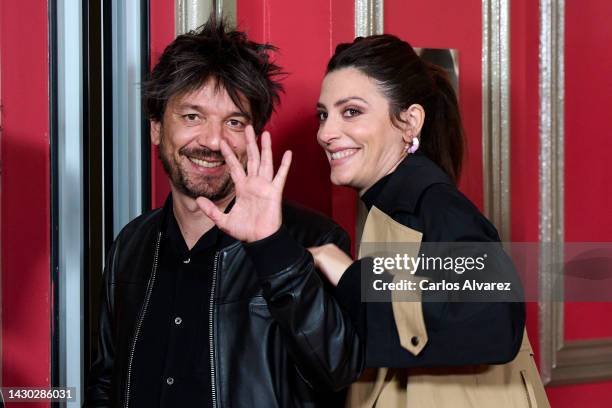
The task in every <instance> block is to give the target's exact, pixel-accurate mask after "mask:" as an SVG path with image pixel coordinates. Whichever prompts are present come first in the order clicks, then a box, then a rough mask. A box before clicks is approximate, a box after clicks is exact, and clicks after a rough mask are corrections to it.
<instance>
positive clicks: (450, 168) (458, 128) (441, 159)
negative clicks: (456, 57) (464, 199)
mask: <svg viewBox="0 0 612 408" xmlns="http://www.w3.org/2000/svg"><path fill="white" fill-rule="evenodd" d="M425 65H426V69H427V70H428V71H429V76H430V78H431V82H432V91H433V92H432V97H431V98H428V99H429V101H428V102H429V103H428V104H429V105H430V106H424V108H425V124H424V125H423V128H422V129H421V141H420V142H421V149H422V150H423V152H424V153H425V154H426V155H427V157H429V158H430V159H431V160H432V161H434V162H435V163H436V164H437V165H438V166H440V167H441V168H442V169H443V170H444V171H445V172H446V173H447V174H448V175H449V176H450V178H451V179H452V180H453V181H454V182H455V183H458V182H459V178H460V177H461V168H462V164H463V154H464V136H463V125H462V123H461V115H460V113H459V103H458V101H457V95H456V93H455V90H454V88H453V86H452V84H451V82H450V80H449V78H448V74H447V73H446V71H445V70H444V69H443V68H441V67H439V66H437V65H434V64H429V63H426V62H425ZM428 108H429V109H428ZM428 116H429V117H428Z"/></svg>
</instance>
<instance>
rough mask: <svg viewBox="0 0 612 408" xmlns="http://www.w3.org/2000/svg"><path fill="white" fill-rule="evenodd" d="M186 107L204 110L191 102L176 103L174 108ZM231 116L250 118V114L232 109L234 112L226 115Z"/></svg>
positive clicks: (185, 108) (181, 108)
mask: <svg viewBox="0 0 612 408" xmlns="http://www.w3.org/2000/svg"><path fill="white" fill-rule="evenodd" d="M187 109H191V110H195V111H198V112H204V109H202V107H201V106H199V105H193V104H191V103H182V104H180V105H178V106H177V107H176V110H179V111H181V110H187ZM232 116H238V117H243V118H245V119H248V120H251V115H249V114H248V113H245V112H240V111H234V112H230V114H229V115H227V117H228V118H229V117H232Z"/></svg>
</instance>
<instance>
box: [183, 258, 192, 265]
mask: <svg viewBox="0 0 612 408" xmlns="http://www.w3.org/2000/svg"><path fill="white" fill-rule="evenodd" d="M189 262H191V258H187V259H185V260H184V261H183V263H184V264H188V263H189Z"/></svg>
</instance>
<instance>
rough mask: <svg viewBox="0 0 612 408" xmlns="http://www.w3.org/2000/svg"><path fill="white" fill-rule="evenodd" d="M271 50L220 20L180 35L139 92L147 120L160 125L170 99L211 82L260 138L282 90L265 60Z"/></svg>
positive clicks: (277, 69)
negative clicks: (142, 98) (231, 28)
mask: <svg viewBox="0 0 612 408" xmlns="http://www.w3.org/2000/svg"><path fill="white" fill-rule="evenodd" d="M273 51H276V48H275V47H273V46H272V45H269V44H259V43H256V42H253V41H250V40H248V39H247V36H246V34H245V33H244V32H241V31H236V30H230V29H228V25H227V23H226V22H224V20H223V19H222V18H219V19H217V18H215V17H214V15H213V16H211V18H210V19H209V20H208V22H207V23H206V24H205V25H203V26H202V27H200V28H199V29H197V30H195V31H191V32H189V33H187V34H183V35H179V36H178V37H177V38H176V39H175V40H174V41H173V42H172V43H170V45H168V46H167V47H166V49H165V50H164V53H163V54H162V56H161V57H160V59H159V62H158V63H157V65H156V66H155V68H154V69H153V72H152V73H151V79H150V80H149V81H147V82H145V83H144V87H143V95H144V108H145V112H146V114H147V116H148V118H149V119H151V120H154V121H157V122H162V120H163V117H164V111H165V109H166V106H167V104H168V101H169V100H170V98H172V97H175V96H180V95H184V94H186V93H189V92H192V91H195V90H197V89H198V88H200V87H201V86H202V85H204V83H206V82H207V81H208V80H209V79H213V80H214V81H215V82H216V87H217V90H219V89H221V88H223V89H225V90H226V91H227V93H228V95H229V96H230V98H231V99H232V101H233V102H234V104H235V105H236V106H237V107H238V109H240V111H241V112H242V113H244V114H246V115H247V116H248V117H249V118H250V119H251V123H252V124H253V127H254V128H255V131H256V132H257V134H259V133H260V132H261V130H262V129H263V126H264V125H265V124H266V122H267V121H268V119H270V115H272V112H273V110H274V105H275V104H276V103H278V101H279V93H280V92H281V91H282V85H281V84H280V83H279V82H278V79H279V77H280V76H282V75H284V72H282V70H281V68H280V67H279V66H278V65H276V64H274V62H273V61H271V60H270V56H269V54H268V53H269V52H273ZM245 102H246V103H248V106H245V105H246V103H245Z"/></svg>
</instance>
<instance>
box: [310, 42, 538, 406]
mask: <svg viewBox="0 0 612 408" xmlns="http://www.w3.org/2000/svg"><path fill="white" fill-rule="evenodd" d="M317 112H318V113H317V115H318V118H319V121H320V126H319V131H318V135H317V139H318V141H319V144H320V145H321V146H322V147H323V149H324V150H325V153H326V155H327V158H328V160H329V163H330V166H331V180H332V182H333V183H334V184H337V185H343V186H349V187H352V188H354V189H355V190H357V191H358V192H359V195H360V198H361V200H362V201H363V202H364V204H365V205H366V207H367V208H368V210H369V213H368V218H367V221H366V224H365V227H364V232H363V235H362V246H361V251H360V252H361V254H360V255H362V256H363V255H364V251H366V250H367V248H366V245H367V244H364V243H365V242H379V243H384V242H386V241H387V242H388V241H390V240H393V241H396V242H400V241H401V242H413V243H417V244H418V243H420V242H422V243H423V246H422V247H421V249H422V250H424V249H423V247H424V246H426V245H429V247H427V248H429V249H427V250H425V251H429V254H432V253H434V251H442V252H444V251H445V250H444V249H443V248H444V247H443V245H439V246H438V247H436V246H435V245H433V244H435V243H457V242H481V243H491V244H488V246H487V248H489V249H490V248H495V249H494V252H495V254H494V256H493V257H492V259H491V258H490V262H493V266H492V267H490V268H489V270H490V271H492V272H493V273H495V274H497V275H498V276H497V277H498V278H500V277H501V278H503V279H502V280H506V281H512V283H513V285H514V287H515V291H514V294H518V296H520V284H519V283H518V280H517V278H516V274H515V273H514V270H513V267H512V263H511V261H510V260H509V259H508V258H507V257H506V255H505V254H504V253H503V250H502V249H501V245H500V244H498V242H499V240H500V239H499V236H498V233H497V231H496V230H495V228H494V227H493V225H492V224H491V223H490V222H489V221H488V220H487V219H486V218H485V217H484V216H483V215H482V214H481V213H480V212H479V211H478V209H477V208H476V207H475V206H474V205H473V204H472V203H471V202H470V201H469V200H468V199H467V198H466V197H465V196H464V195H463V194H461V193H460V192H459V191H458V190H457V187H456V184H457V182H458V180H459V177H460V173H461V164H462V158H463V151H464V144H463V143H464V142H463V130H462V125H461V117H460V114H459V108H458V104H457V98H456V95H455V92H454V90H453V88H452V86H451V85H450V83H449V81H448V79H447V76H446V74H445V72H444V71H443V70H441V69H440V68H438V67H436V66H433V65H430V64H428V63H426V62H424V61H422V60H421V59H420V58H419V57H418V56H417V54H416V53H415V51H414V50H413V49H412V47H411V46H410V45H409V44H408V43H406V42H404V41H402V40H400V39H398V38H397V37H394V36H390V35H377V36H371V37H367V38H357V39H356V40H355V41H354V42H353V43H351V44H341V45H339V46H338V47H337V49H336V52H335V54H334V56H333V57H332V58H331V60H330V61H329V64H328V66H327V71H326V76H325V78H324V80H323V83H322V86H321V95H320V98H319V103H318V104H317ZM475 248H477V247H476V246H475V245H472V246H471V247H470V249H467V250H466V249H465V247H464V248H463V251H464V252H468V253H475V252H476V249H475ZM310 250H311V253H312V254H313V256H314V259H315V263H316V265H317V266H318V267H319V269H320V270H321V271H322V272H323V273H324V274H325V275H326V276H327V278H328V279H329V280H330V282H332V284H334V285H337V289H336V296H337V298H338V300H339V302H340V303H341V304H342V305H343V306H344V307H345V308H346V310H348V311H349V313H350V314H351V318H352V320H353V321H354V323H355V324H356V325H357V327H358V330H359V332H360V334H361V337H362V338H363V339H365V343H366V365H367V366H368V367H372V368H373V367H387V368H381V369H378V370H375V369H369V370H368V371H367V372H366V373H365V374H364V376H363V377H362V379H361V380H360V381H359V382H358V383H356V384H354V385H353V386H352V388H351V391H350V392H349V401H348V403H347V406H350V407H360V406H364V407H371V406H380V407H408V406H410V407H413V406H415V407H453V408H455V407H490V406H495V407H498V408H499V407H518V406H521V407H523V406H524V407H533V406H538V407H542V406H548V402H547V400H546V396H545V394H544V391H543V388H542V385H541V382H540V381H539V376H538V373H537V369H536V368H535V364H534V362H533V358H532V352H531V348H530V346H529V341H528V340H527V337H526V335H525V336H523V332H524V322H525V308H524V303H522V302H521V301H514V302H512V301H496V302H474V301H472V302H451V301H449V300H450V299H449V298H447V297H445V296H446V295H445V294H442V293H440V292H433V293H430V292H420V291H419V290H417V291H414V295H415V296H419V297H422V300H421V301H412V302H390V301H387V302H371V303H367V302H362V298H361V293H362V291H361V289H362V283H364V285H365V287H366V290H367V289H368V288H369V286H368V285H370V284H371V283H372V282H370V281H368V280H365V281H364V280H363V279H362V276H363V277H364V278H366V279H368V275H367V272H368V271H372V258H362V259H361V260H359V261H356V262H353V261H352V260H351V259H350V258H348V257H347V256H346V255H345V254H344V253H343V252H342V251H340V250H339V249H338V248H337V247H335V246H333V245H326V246H323V247H317V248H311V249H310ZM417 251H418V246H417ZM448 251H450V249H449V250H448ZM413 253H414V251H413ZM414 254H415V255H416V253H414ZM362 271H364V273H363V274H362ZM438 272H440V271H435V272H429V273H428V272H424V271H418V272H417V273H416V275H414V276H412V277H410V274H408V275H405V276H404V277H406V276H408V279H413V280H414V281H415V282H418V281H419V279H418V276H421V277H428V278H431V279H434V280H435V279H436V278H440V275H437V276H436V273H438ZM370 275H371V274H370ZM399 276H400V275H399V274H397V275H395V276H394V275H393V274H392V275H386V280H387V281H390V280H396V281H398V277H399ZM446 277H448V276H447V275H445V278H446ZM450 278H451V279H452V277H450ZM487 278H491V276H487ZM383 280H384V279H383ZM416 287H419V286H418V284H417V286H416ZM390 296H396V293H395V292H394V293H393V294H392V295H390ZM428 297H429V298H430V299H428ZM417 299H419V298H418V297H417ZM388 300H391V299H388ZM411 300H415V299H414V298H413V299H411ZM427 300H430V301H427ZM433 300H436V301H435V302H434V301H433ZM472 300H473V299H472ZM498 300H499V299H498ZM514 300H516V299H514ZM519 300H520V299H519ZM517 354H518V355H517ZM503 363H507V364H504V365H496V366H488V365H489V364H503ZM389 367H391V368H389ZM406 368H408V370H406Z"/></svg>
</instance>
